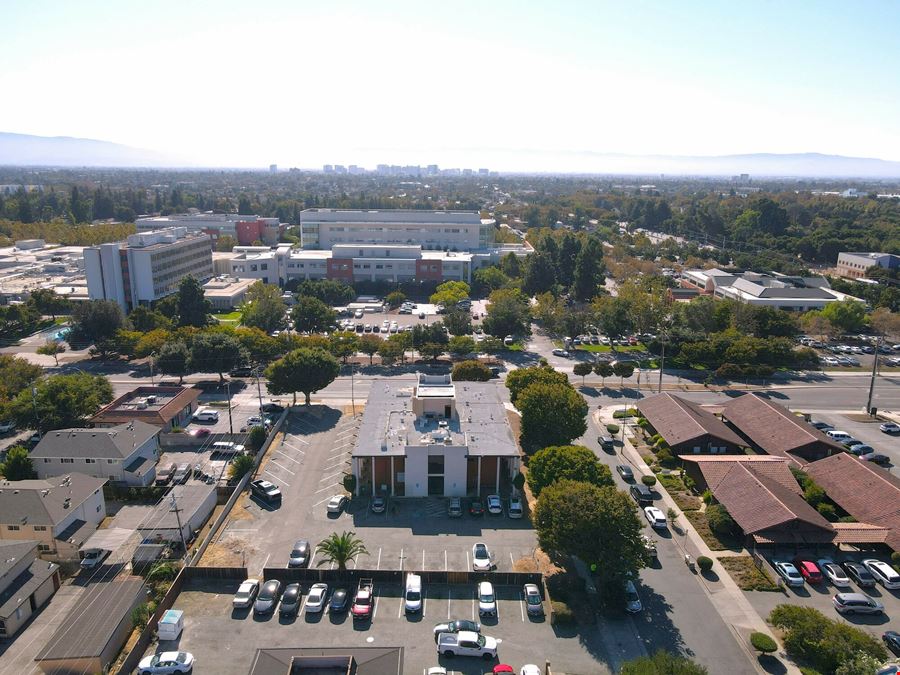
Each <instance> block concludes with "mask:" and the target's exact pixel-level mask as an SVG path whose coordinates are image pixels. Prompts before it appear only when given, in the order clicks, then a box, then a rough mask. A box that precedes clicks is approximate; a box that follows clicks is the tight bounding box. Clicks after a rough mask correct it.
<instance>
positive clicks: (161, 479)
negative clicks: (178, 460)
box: [154, 462, 178, 485]
mask: <svg viewBox="0 0 900 675" xmlns="http://www.w3.org/2000/svg"><path fill="white" fill-rule="evenodd" d="M177 469H178V465H177V464H175V462H172V463H171V464H167V465H161V466H160V467H159V468H158V469H157V470H156V480H155V481H154V483H156V485H168V484H169V481H170V480H172V477H173V476H174V475H175V471H176V470H177Z"/></svg>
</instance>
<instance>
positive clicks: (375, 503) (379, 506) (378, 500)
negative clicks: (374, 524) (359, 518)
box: [372, 496, 386, 513]
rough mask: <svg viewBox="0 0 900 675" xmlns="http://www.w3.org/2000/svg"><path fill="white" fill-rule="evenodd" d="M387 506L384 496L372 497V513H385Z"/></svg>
mask: <svg viewBox="0 0 900 675" xmlns="http://www.w3.org/2000/svg"><path fill="white" fill-rule="evenodd" d="M385 506H386V502H385V500H384V497H380V496H376V497H372V513H384V509H385Z"/></svg>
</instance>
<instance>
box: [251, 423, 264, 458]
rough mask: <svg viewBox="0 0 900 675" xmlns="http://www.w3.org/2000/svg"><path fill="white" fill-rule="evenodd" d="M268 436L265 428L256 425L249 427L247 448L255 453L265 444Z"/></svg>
mask: <svg viewBox="0 0 900 675" xmlns="http://www.w3.org/2000/svg"><path fill="white" fill-rule="evenodd" d="M268 435H269V434H268V433H267V432H266V428H265V427H261V426H258V425H257V426H253V427H250V433H249V434H247V447H248V448H249V449H250V451H251V452H256V451H257V450H259V449H260V448H261V447H262V445H263V443H265V442H266V436H268Z"/></svg>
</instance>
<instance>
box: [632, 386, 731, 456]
mask: <svg viewBox="0 0 900 675" xmlns="http://www.w3.org/2000/svg"><path fill="white" fill-rule="evenodd" d="M637 407H638V410H640V412H641V415H643V416H644V417H645V418H646V419H647V421H648V422H649V423H650V425H651V426H652V427H653V429H654V430H655V431H656V433H658V434H659V435H660V436H662V437H663V439H665V441H666V443H668V445H669V447H670V448H672V452H674V453H676V454H679V455H681V454H695V455H696V454H701V453H705V454H719V453H721V454H724V453H740V452H743V450H742V447H743V446H744V445H746V442H745V441H744V440H743V439H742V438H741V437H740V436H738V435H737V434H736V433H735V432H734V431H732V430H731V429H729V428H728V426H727V425H726V424H725V423H724V422H722V420H720V419H719V418H718V417H716V416H715V415H714V414H712V413H711V412H709V411H708V410H706V409H705V408H704V407H703V406H701V405H699V404H697V403H694V402H693V401H688V400H686V399H683V398H681V397H680V396H674V395H673V394H670V393H668V392H664V393H661V394H656V395H655V396H650V397H649V398H645V399H643V400H641V401H640V402H639V403H638V404H637Z"/></svg>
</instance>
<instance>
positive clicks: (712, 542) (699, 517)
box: [684, 511, 743, 551]
mask: <svg viewBox="0 0 900 675" xmlns="http://www.w3.org/2000/svg"><path fill="white" fill-rule="evenodd" d="M684 516H685V518H687V519H688V520H689V521H691V525H693V526H694V529H695V530H697V534H699V535H700V537H701V538H702V539H703V541H705V542H706V545H707V546H709V547H710V548H711V549H712V550H713V551H727V550H734V551H739V550H741V549H742V548H743V546H742V545H741V542H740V541H738V540H737V539H736V538H735V537H728V536H725V535H720V534H716V533H715V532H713V531H712V530H711V529H709V522H708V521H707V520H706V513H704V512H702V511H685V512H684Z"/></svg>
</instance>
